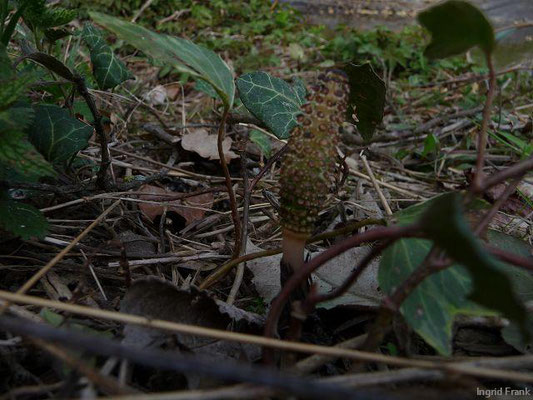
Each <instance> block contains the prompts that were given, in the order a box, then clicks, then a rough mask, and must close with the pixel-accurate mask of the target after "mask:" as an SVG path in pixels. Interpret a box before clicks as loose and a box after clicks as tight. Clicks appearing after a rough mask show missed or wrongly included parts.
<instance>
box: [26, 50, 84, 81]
mask: <svg viewBox="0 0 533 400" xmlns="http://www.w3.org/2000/svg"><path fill="white" fill-rule="evenodd" d="M24 58H29V59H30V60H33V61H35V62H37V63H39V64H41V65H42V66H44V67H45V68H47V69H49V70H50V71H52V72H54V73H56V74H57V75H59V76H60V77H62V78H64V79H66V80H68V81H71V82H72V81H74V80H75V77H74V74H73V73H72V71H71V70H70V69H69V68H68V67H67V66H66V65H65V64H63V63H62V62H61V61H59V60H58V59H57V58H55V57H53V56H51V55H48V54H46V53H40V52H34V53H31V54H28V55H27V56H24Z"/></svg>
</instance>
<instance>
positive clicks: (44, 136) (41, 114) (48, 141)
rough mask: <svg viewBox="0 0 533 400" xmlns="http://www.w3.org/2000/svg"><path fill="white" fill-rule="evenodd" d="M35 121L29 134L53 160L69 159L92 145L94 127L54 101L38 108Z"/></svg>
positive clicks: (35, 108)
mask: <svg viewBox="0 0 533 400" xmlns="http://www.w3.org/2000/svg"><path fill="white" fill-rule="evenodd" d="M34 110H35V121H34V123H33V125H32V126H31V127H30V129H29V132H28V135H29V139H30V142H31V143H32V144H33V145H34V146H35V147H36V148H37V150H39V152H40V153H41V154H42V155H43V156H44V158H45V159H46V160H48V161H50V162H52V163H59V162H64V161H67V160H69V159H70V158H71V157H72V156H74V155H75V154H76V153H77V152H78V151H80V150H82V149H84V148H85V147H87V145H88V144H89V138H90V137H91V136H92V134H93V128H92V127H91V126H90V125H87V124H84V123H83V122H81V121H79V120H77V119H76V118H73V117H71V116H70V114H69V113H68V112H67V111H66V110H64V109H62V108H61V107H58V106H56V105H53V104H40V105H37V106H35V107H34Z"/></svg>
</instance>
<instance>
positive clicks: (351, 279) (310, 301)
mask: <svg viewBox="0 0 533 400" xmlns="http://www.w3.org/2000/svg"><path fill="white" fill-rule="evenodd" d="M394 242H395V239H393V240H386V241H384V242H382V243H380V244H377V245H375V246H374V247H372V249H371V250H370V251H369V252H368V254H367V255H366V256H364V257H363V259H362V260H361V262H360V263H359V265H358V266H357V268H355V269H354V270H353V271H352V272H351V273H350V275H349V276H348V278H346V279H345V280H344V282H343V283H342V284H341V285H340V286H339V287H337V288H336V289H333V290H332V291H330V292H329V293H325V294H311V295H309V297H307V299H305V301H304V302H303V305H302V306H303V307H304V309H307V308H309V309H310V310H311V311H312V310H313V309H314V308H315V306H316V305H317V304H318V303H323V302H324V301H329V300H332V299H335V298H337V297H340V296H342V295H343V294H344V293H346V291H347V290H348V289H349V288H350V287H351V286H352V285H353V284H355V282H356V281H357V279H358V278H359V276H361V274H362V273H363V272H364V270H365V269H366V268H367V267H368V265H369V264H370V262H371V261H372V260H373V259H374V258H376V257H377V256H378V255H380V254H381V252H382V251H383V250H385V249H386V248H387V247H389V246H390V245H391V244H392V243H394Z"/></svg>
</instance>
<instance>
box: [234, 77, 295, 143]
mask: <svg viewBox="0 0 533 400" xmlns="http://www.w3.org/2000/svg"><path fill="white" fill-rule="evenodd" d="M237 88H238V89H239V97H240V99H241V100H242V102H243V104H244V106H245V107H246V108H247V109H248V110H249V111H250V112H251V113H252V114H253V115H254V116H255V117H256V118H258V119H260V120H261V121H262V122H263V123H264V124H265V125H266V126H267V127H268V128H269V129H270V130H271V131H272V133H273V134H274V135H276V136H277V137H278V138H280V139H286V138H288V137H289V134H290V132H291V131H292V129H293V128H294V127H295V126H296V125H297V124H298V122H297V121H296V117H297V116H298V114H300V113H301V110H300V106H301V105H302V104H303V99H301V98H300V97H299V96H298V94H297V93H296V92H295V90H293V88H292V87H291V86H290V85H289V84H288V83H287V82H285V81H284V80H283V79H279V78H276V77H273V76H270V75H269V74H267V73H266V72H261V71H259V72H252V73H251V74H246V75H242V76H240V77H239V78H238V79H237Z"/></svg>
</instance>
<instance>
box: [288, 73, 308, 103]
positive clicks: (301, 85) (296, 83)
mask: <svg viewBox="0 0 533 400" xmlns="http://www.w3.org/2000/svg"><path fill="white" fill-rule="evenodd" d="M292 90H294V93H296V96H298V102H299V103H300V104H304V103H305V102H306V100H305V95H306V94H307V88H306V87H305V82H304V81H303V79H302V78H299V77H295V78H292Z"/></svg>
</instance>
